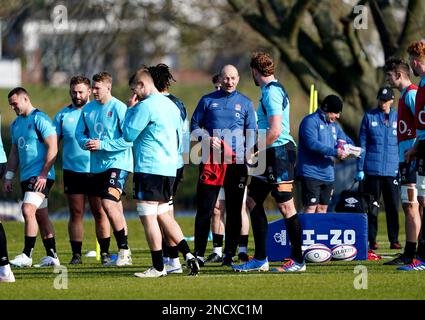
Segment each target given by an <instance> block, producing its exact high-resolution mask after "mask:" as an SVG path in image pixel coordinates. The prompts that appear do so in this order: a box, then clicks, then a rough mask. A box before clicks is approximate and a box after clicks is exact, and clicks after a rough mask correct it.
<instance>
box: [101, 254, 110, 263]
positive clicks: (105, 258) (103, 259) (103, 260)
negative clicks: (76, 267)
mask: <svg viewBox="0 0 425 320" xmlns="http://www.w3.org/2000/svg"><path fill="white" fill-rule="evenodd" d="M100 263H101V264H102V266H109V265H110V264H111V259H110V258H109V254H107V253H102V255H101V256H100Z"/></svg>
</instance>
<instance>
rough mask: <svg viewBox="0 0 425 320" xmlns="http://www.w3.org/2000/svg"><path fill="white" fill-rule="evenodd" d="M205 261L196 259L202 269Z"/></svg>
mask: <svg viewBox="0 0 425 320" xmlns="http://www.w3.org/2000/svg"><path fill="white" fill-rule="evenodd" d="M203 259H205V258H203ZM203 259H201V258H199V257H196V260H197V261H198V265H199V266H200V267H203V266H204V265H205V261H204V260H203Z"/></svg>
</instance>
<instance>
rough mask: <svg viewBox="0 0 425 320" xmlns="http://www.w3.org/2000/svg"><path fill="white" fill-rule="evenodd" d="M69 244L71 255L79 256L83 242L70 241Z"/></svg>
mask: <svg viewBox="0 0 425 320" xmlns="http://www.w3.org/2000/svg"><path fill="white" fill-rule="evenodd" d="M69 242H70V243H71V249H72V255H76V254H78V255H80V256H81V248H82V247H83V242H82V241H74V240H70V241H69Z"/></svg>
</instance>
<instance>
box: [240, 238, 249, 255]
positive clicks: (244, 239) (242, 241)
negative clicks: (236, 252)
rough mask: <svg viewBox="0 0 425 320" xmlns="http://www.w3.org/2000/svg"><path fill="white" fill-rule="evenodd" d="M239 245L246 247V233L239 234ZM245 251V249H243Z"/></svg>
mask: <svg viewBox="0 0 425 320" xmlns="http://www.w3.org/2000/svg"><path fill="white" fill-rule="evenodd" d="M239 247H245V248H246V247H248V235H247V234H243V235H242V234H241V235H240V236H239ZM245 252H246V251H245Z"/></svg>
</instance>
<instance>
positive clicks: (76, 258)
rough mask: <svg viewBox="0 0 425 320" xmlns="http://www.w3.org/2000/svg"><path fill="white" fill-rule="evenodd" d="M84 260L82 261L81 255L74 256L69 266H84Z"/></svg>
mask: <svg viewBox="0 0 425 320" xmlns="http://www.w3.org/2000/svg"><path fill="white" fill-rule="evenodd" d="M82 263H83V260H82V259H81V255H80V254H78V253H77V254H74V255H73V256H72V259H71V261H69V264H82Z"/></svg>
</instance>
